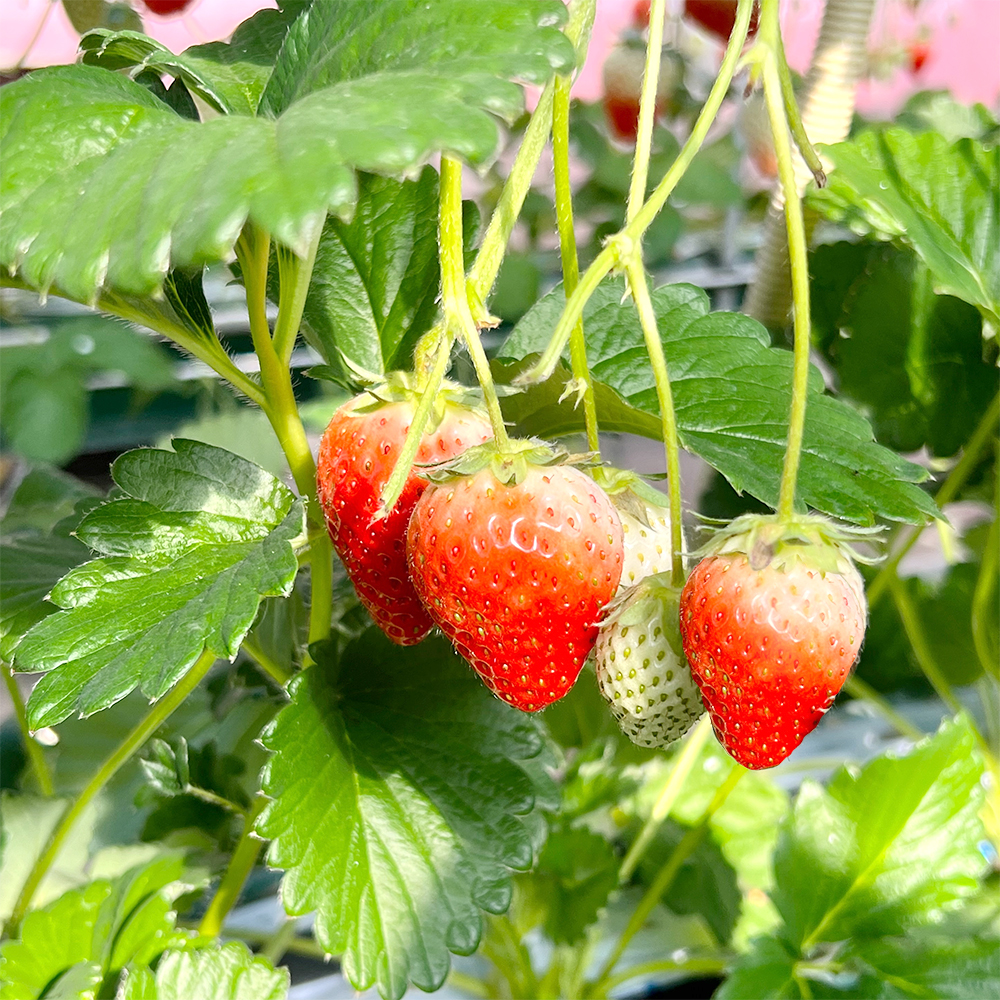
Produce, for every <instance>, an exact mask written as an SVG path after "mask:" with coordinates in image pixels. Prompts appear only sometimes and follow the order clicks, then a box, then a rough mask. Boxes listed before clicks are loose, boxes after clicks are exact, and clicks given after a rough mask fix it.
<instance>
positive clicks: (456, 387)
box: [349, 372, 487, 434]
mask: <svg viewBox="0 0 1000 1000" xmlns="http://www.w3.org/2000/svg"><path fill="white" fill-rule="evenodd" d="M421 395H422V392H421V390H419V389H418V388H417V385H416V376H414V375H413V374H412V373H411V372H390V373H389V374H388V375H384V376H379V379H378V384H377V385H371V386H369V387H368V388H367V389H365V391H364V392H363V393H361V394H360V395H359V396H358V397H356V399H357V401H356V403H355V404H354V405H353V406H352V407H351V409H350V412H349V415H350V416H365V415H367V414H369V413H375V412H376V411H378V410H379V409H381V408H382V407H383V406H388V405H390V404H392V403H409V404H410V405H412V406H413V407H414V409H416V407H417V405H418V404H419V402H420V397H421ZM366 397H367V398H366ZM449 407H461V408H462V409H465V410H471V411H472V412H474V413H477V414H479V415H480V416H481V417H482V418H483V419H484V420H486V419H487V414H486V410H485V409H484V408H483V397H482V393H481V392H480V391H479V390H478V389H470V388H468V387H467V386H464V385H460V384H459V383H458V382H449V381H444V382H442V383H441V388H440V389H439V390H438V392H437V395H436V396H435V397H434V405H433V407H432V409H431V413H430V417H429V418H428V420H427V426H426V427H425V428H424V434H433V433H434V431H435V430H437V428H438V426H439V425H440V424H441V421H442V420H444V418H445V415H446V414H447V412H448V408H449Z"/></svg>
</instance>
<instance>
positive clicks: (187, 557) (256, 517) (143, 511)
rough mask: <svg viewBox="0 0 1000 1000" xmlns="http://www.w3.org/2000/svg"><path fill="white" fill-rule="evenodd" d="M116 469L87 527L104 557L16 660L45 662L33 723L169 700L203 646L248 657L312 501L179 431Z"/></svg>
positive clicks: (67, 587) (23, 666) (83, 528)
mask: <svg viewBox="0 0 1000 1000" xmlns="http://www.w3.org/2000/svg"><path fill="white" fill-rule="evenodd" d="M174 447H175V451H173V452H169V451H159V450H154V449H140V450H138V451H131V452H128V453H126V454H125V455H123V456H122V457H121V458H119V459H118V460H117V461H116V462H115V464H114V466H113V467H112V474H113V476H114V478H115V482H116V483H117V484H118V486H119V487H120V488H121V491H122V494H121V495H120V496H119V497H117V498H116V499H114V500H112V501H110V502H109V503H107V504H105V505H103V506H101V507H98V508H97V509H96V510H93V511H91V512H90V513H89V514H88V515H87V516H86V517H85V518H84V519H83V521H82V522H81V523H80V526H79V527H78V528H77V531H76V534H77V536H78V537H79V538H80V540H81V541H83V542H84V543H85V544H87V545H88V546H89V547H90V548H91V549H93V550H94V551H95V552H97V553H98V556H99V557H98V558H97V559H94V560H92V561H90V562H88V563H85V564H84V565H82V566H80V567H78V568H77V569H75V570H72V571H71V572H70V573H69V574H67V575H66V576H65V577H63V578H62V580H60V582H59V583H58V584H57V585H56V587H55V588H54V589H53V590H52V594H51V599H52V601H53V602H54V603H55V604H57V605H58V606H59V607H60V608H62V609H63V610H61V611H59V612H57V613H56V614H54V615H51V616H49V618H47V619H46V620H44V621H42V622H41V623H39V624H38V625H36V626H35V627H34V628H33V629H32V630H31V631H30V632H29V633H28V634H27V635H26V636H25V637H24V639H22V640H21V643H20V645H19V646H18V649H17V653H16V657H15V669H17V670H21V671H29V672H30V671H46V672H47V675H46V676H45V677H44V678H42V679H41V680H40V681H39V682H38V684H37V685H36V687H35V689H34V691H33V692H32V695H31V698H30V700H29V702H28V717H29V721H30V724H31V726H32V728H37V727H39V726H45V725H52V724H54V723H56V722H59V721H61V720H63V719H65V718H66V717H67V716H68V715H69V714H70V713H71V712H72V711H73V710H74V708H77V709H79V711H80V712H81V714H83V715H90V714H92V713H93V712H96V711H99V710H101V709H102V708H107V707H108V706H109V705H113V704H114V703H115V702H116V701H118V700H119V699H120V698H123V697H124V696H125V695H126V694H128V693H129V691H131V690H133V688H135V687H136V686H138V687H140V688H141V690H142V691H143V693H144V694H146V695H147V696H148V697H149V698H151V699H156V698H159V697H161V696H162V695H163V694H164V693H165V692H166V691H167V690H169V688H170V687H172V686H173V684H174V683H175V682H176V681H177V680H178V678H179V677H181V676H182V675H183V674H184V672H185V671H186V670H187V669H188V668H189V667H190V666H191V665H192V664H193V663H194V662H195V660H196V659H197V658H198V657H199V656H200V655H201V653H202V651H203V650H204V649H206V648H207V649H209V650H211V651H212V652H214V653H215V654H217V655H218V656H219V657H225V658H228V659H232V658H233V657H235V656H236V653H237V651H238V649H239V646H240V643H241V642H242V641H243V637H244V636H245V635H246V633H247V631H248V630H249V629H250V627H251V625H252V624H253V622H254V618H255V617H256V614H257V608H258V605H259V603H260V599H261V597H275V596H278V595H284V594H287V593H288V592H289V591H290V590H291V587H292V583H293V581H294V579H295V574H296V571H297V568H298V566H297V562H296V557H295V552H294V550H293V548H292V542H293V540H294V539H295V538H296V537H297V536H298V535H299V534H300V533H301V532H302V531H303V526H304V515H303V510H302V505H301V503H300V502H299V501H297V500H296V499H295V497H294V496H293V495H292V493H291V492H290V491H289V490H288V489H286V488H285V487H284V486H283V485H282V484H281V483H279V482H278V481H277V480H276V479H274V478H273V477H272V476H269V475H268V474H267V473H266V472H264V471H263V470H262V469H260V468H258V467H257V466H255V465H252V464H251V463H250V462H247V461H245V460H244V459H241V458H237V457H236V456H235V455H233V454H231V453H229V452H225V451H222V450H221V449H219V448H212V447H209V446H208V445H203V444H198V443H197V442H193V441H185V440H183V439H177V440H176V441H175V442H174Z"/></svg>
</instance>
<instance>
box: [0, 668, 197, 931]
mask: <svg viewBox="0 0 1000 1000" xmlns="http://www.w3.org/2000/svg"><path fill="white" fill-rule="evenodd" d="M215 660H216V656H215V653H213V652H212V651H211V650H208V649H206V650H205V651H204V652H203V653H202V654H201V656H199V657H198V659H197V660H196V661H195V663H194V665H193V666H192V667H191V669H190V670H188V672H187V673H186V674H185V675H184V676H183V677H182V678H181V679H180V680H179V681H178V682H177V684H175V685H174V687H173V688H171V689H170V691H168V692H167V694H166V695H164V697H163V698H161V699H160V700H159V701H158V702H157V703H156V704H155V705H154V706H153V707H152V708H151V709H150V710H149V712H148V714H147V715H146V717H145V718H144V719H143V720H142V721H141V722H140V723H139V724H138V725H137V726H136V727H135V729H133V730H132V732H130V733H129V734H128V736H126V737H125V739H124V740H123V741H122V742H121V744H120V745H119V746H118V748H117V749H116V750H115V751H114V753H112V754H111V756H110V757H109V758H108V759H107V760H106V761H105V762H104V763H103V764H102V765H101V766H100V768H99V769H98V771H97V773H96V774H95V775H94V776H93V778H91V779H90V781H89V782H88V783H87V785H86V786H85V787H84V789H83V791H81V792H80V794H79V795H78V796H77V797H76V799H75V800H74V802H73V804H72V805H71V806H70V807H69V809H67V810H66V812H65V813H64V814H63V817H62V819H61V820H60V821H59V823H58V825H57V826H56V828H55V829H54V830H53V831H52V834H51V836H50V837H49V839H48V842H47V843H46V845H45V848H44V849H43V850H42V853H41V854H40V855H39V856H38V860H37V861H36V862H35V864H34V865H33V867H32V869H31V871H30V872H29V874H28V878H27V881H25V883H24V886H23V888H22V889H21V894H20V896H18V899H17V902H16V903H15V904H14V909H13V911H12V912H11V915H10V919H9V920H8V921H7V927H6V933H7V934H10V935H13V934H15V933H16V932H17V928H18V927H19V926H20V924H21V921H22V920H23V919H24V915H25V914H26V913H27V912H28V908H29V907H30V906H31V900H32V899H33V898H34V895H35V893H36V892H37V891H38V887H39V885H41V882H42V879H43V878H45V875H46V874H47V873H48V870H49V869H50V868H51V867H52V863H53V862H54V861H55V859H56V856H57V855H58V854H59V850H60V848H61V847H62V845H63V842H64V841H65V840H66V837H67V835H68V834H69V833H70V831H71V830H72V829H73V826H74V825H75V824H76V822H77V820H78V819H79V818H80V817H81V816H82V815H83V812H84V810H85V809H86V808H87V806H88V805H90V803H91V801H92V800H93V798H94V796H95V795H97V793H98V792H100V791H101V789H102V788H104V786H105V785H106V784H107V783H108V782H109V781H110V780H111V779H112V778H113V777H114V776H115V774H117V773H118V770H119V769H120V768H121V767H122V765H123V764H125V763H126V762H128V761H129V760H130V759H131V758H132V756H133V755H134V754H135V753H136V752H137V751H138V750H139V749H140V748H141V747H142V746H143V745H144V744H145V742H146V741H147V740H148V739H149V738H150V736H152V735H153V733H155V732H156V730H157V729H159V728H160V726H162V725H163V723H164V722H165V721H166V720H167V719H168V718H169V717H170V715H171V714H172V713H173V712H174V710H175V709H177V708H178V707H179V706H180V704H181V703H182V702H183V701H184V699H185V698H187V696H188V695H189V694H190V693H191V692H192V691H193V690H194V689H195V688H196V687H197V686H198V684H199V683H200V681H201V679H202V678H203V677H204V676H205V674H207V673H208V671H209V669H210V668H211V666H212V664H213V663H215Z"/></svg>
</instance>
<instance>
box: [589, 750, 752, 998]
mask: <svg viewBox="0 0 1000 1000" xmlns="http://www.w3.org/2000/svg"><path fill="white" fill-rule="evenodd" d="M746 773H747V771H746V768H745V767H741V766H740V765H739V764H734V765H733V769H732V770H731V771H730V772H729V775H728V776H727V777H726V780H725V781H724V782H723V783H722V784H721V785H720V786H719V788H718V790H717V791H716V793H715V795H713V796H712V800H711V802H709V804H708V808H707V809H706V810H705V812H704V813H703V814H702V816H701V818H700V819H699V820H698V822H697V823H695V825H694V826H692V827H691V828H690V829H689V830H688V831H687V832H686V833H685V834H684V836H683V837H682V838H681V841H680V843H679V844H678V845H677V846H676V847H675V848H674V849H673V851H672V852H671V854H670V857H669V858H667V861H666V863H665V864H664V865H663V867H662V868H661V869H660V870H659V871H658V872H657V874H656V877H655V878H654V879H653V881H652V883H651V884H650V886H649V888H648V889H647V890H646V892H645V894H644V895H643V897H642V899H640V900H639V905H638V906H636V908H635V910H633V911H632V916H631V917H630V918H629V922H628V924H626V926H625V930H623V931H622V935H621V937H620V938H619V939H618V942H617V943H616V944H615V947H614V949H613V950H612V952H611V954H610V955H609V956H608V958H607V961H605V963H604V965H603V966H602V967H601V971H600V972H599V973H598V974H597V979H596V980H595V981H594V983H593V985H592V986H591V988H590V989H589V990H588V991H587V992H588V995H590V996H604V995H606V994H605V992H604V988H605V987H606V985H607V980H608V977H609V976H610V975H611V973H612V972H613V971H614V968H615V966H616V965H617V964H618V960H619V959H620V958H621V957H622V955H623V954H624V953H625V949H626V948H627V947H628V945H629V942H630V941H631V940H632V938H633V937H634V936H635V935H636V933H637V932H638V931H639V930H640V929H641V928H642V926H643V925H644V924H645V923H646V921H647V920H648V919H649V915H650V914H651V913H652V912H653V910H654V909H655V908H656V906H657V904H658V903H659V902H660V901H661V899H662V898H663V894H664V893H665V892H666V891H667V890H668V889H669V888H670V886H671V885H672V884H673V881H674V879H675V878H676V877H677V873H678V872H679V871H680V870H681V866H682V865H683V864H684V862H685V861H686V860H687V859H688V858H689V857H690V856H691V854H692V852H693V851H694V850H695V849H696V848H697V846H698V845H699V844H700V843H701V841H702V839H703V838H704V836H705V834H706V833H707V832H708V824H709V823H710V822H711V819H712V817H713V816H714V815H715V814H716V812H718V810H719V809H721V808H722V806H723V805H724V804H725V802H726V799H728V798H729V794H730V792H732V790H733V789H734V788H735V787H736V785H737V784H738V783H739V781H740V779H741V778H742V777H743V775H744V774H746Z"/></svg>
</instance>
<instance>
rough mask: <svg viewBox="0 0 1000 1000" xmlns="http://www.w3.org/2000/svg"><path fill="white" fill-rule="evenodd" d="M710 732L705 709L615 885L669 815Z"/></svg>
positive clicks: (629, 871)
mask: <svg viewBox="0 0 1000 1000" xmlns="http://www.w3.org/2000/svg"><path fill="white" fill-rule="evenodd" d="M711 734H712V720H711V719H710V718H709V717H708V714H707V713H706V714H705V715H703V716H702V717H701V718H700V719H699V720H698V722H696V723H695V725H694V728H693V729H692V730H691V732H690V734H689V735H688V737H687V740H686V741H685V743H684V747H683V749H682V750H681V752H680V754H679V755H678V757H677V760H676V761H675V762H674V766H673V768H672V769H671V771H670V774H669V776H668V777H667V780H666V782H665V784H664V785H663V788H662V789H661V790H660V794H659V795H658V796H657V799H656V802H655V803H654V804H653V808H652V809H651V810H650V813H649V819H647V820H646V823H645V825H644V826H643V828H642V829H641V830H640V831H639V836H638V837H636V838H635V841H634V843H633V844H632V846H631V847H630V848H629V850H628V853H627V854H626V855H625V858H624V860H623V861H622V866H621V868H620V869H619V870H618V884H619V885H625V883H626V882H628V880H629V879H630V878H631V877H632V873H633V872H634V871H635V870H636V868H637V867H638V866H639V862H640V861H641V860H642V856H643V854H645V853H646V848H647V847H649V843H650V841H651V840H652V839H653V837H655V836H656V832H657V830H659V829H660V827H661V826H662V825H663V823H664V821H665V820H666V818H667V817H668V816H669V815H670V810H671V809H673V807H674V803H675V802H676V801H677V797H678V796H679V795H680V793H681V791H682V789H683V788H684V782H685V781H687V777H688V775H689V774H690V773H691V769H692V768H693V767H694V765H695V761H697V759H698V757H699V755H700V754H701V751H702V749H703V748H704V746H705V744H706V743H707V742H708V738H709V736H711Z"/></svg>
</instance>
